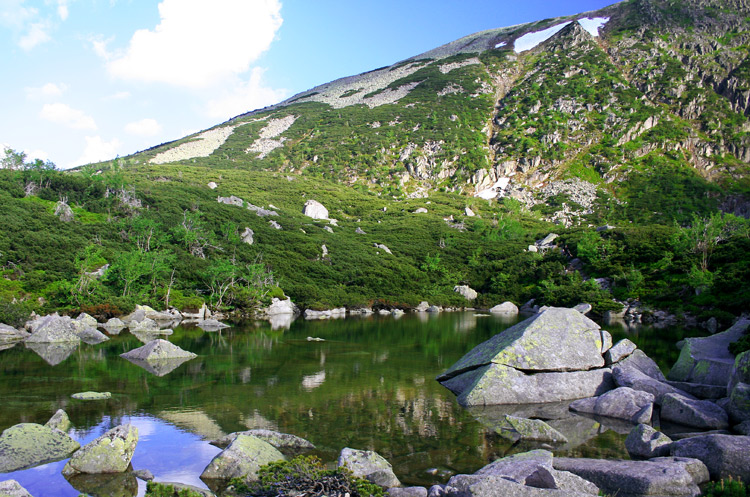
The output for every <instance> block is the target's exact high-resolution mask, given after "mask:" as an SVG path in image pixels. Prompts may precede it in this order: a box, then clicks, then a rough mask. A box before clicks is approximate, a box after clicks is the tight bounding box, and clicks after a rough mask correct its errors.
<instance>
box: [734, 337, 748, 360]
mask: <svg viewBox="0 0 750 497" xmlns="http://www.w3.org/2000/svg"><path fill="white" fill-rule="evenodd" d="M748 350H750V335H745V336H744V337H742V338H740V339H739V340H737V341H736V342H732V343H730V344H729V352H731V353H732V354H733V355H735V356H738V355H740V354H742V353H743V352H746V351H748Z"/></svg>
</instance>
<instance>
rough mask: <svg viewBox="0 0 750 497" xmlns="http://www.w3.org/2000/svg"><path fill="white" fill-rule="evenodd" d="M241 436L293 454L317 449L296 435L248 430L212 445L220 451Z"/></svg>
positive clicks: (216, 441) (224, 437)
mask: <svg viewBox="0 0 750 497" xmlns="http://www.w3.org/2000/svg"><path fill="white" fill-rule="evenodd" d="M240 435H247V436H251V437H256V438H260V439H261V440H264V441H265V442H268V443H269V444H271V445H272V446H273V447H276V448H277V449H279V450H284V449H287V450H290V451H292V452H296V451H302V450H312V449H314V448H315V446H314V445H313V444H311V443H310V442H308V441H307V440H305V439H304V438H300V437H297V436H295V435H288V434H286V433H279V432H278V431H272V430H262V429H258V430H247V431H239V432H236V433H230V434H229V435H226V436H223V437H221V438H219V439H217V440H214V441H212V442H210V443H211V445H214V446H216V447H218V448H220V449H224V448H226V447H228V446H229V444H231V443H232V442H234V440H235V439H236V438H237V437H238V436H240Z"/></svg>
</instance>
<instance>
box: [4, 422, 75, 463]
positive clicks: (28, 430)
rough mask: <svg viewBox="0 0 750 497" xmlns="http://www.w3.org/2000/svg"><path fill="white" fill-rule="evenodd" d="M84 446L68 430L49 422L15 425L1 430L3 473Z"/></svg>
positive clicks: (53, 459) (50, 460)
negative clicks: (68, 433)
mask: <svg viewBox="0 0 750 497" xmlns="http://www.w3.org/2000/svg"><path fill="white" fill-rule="evenodd" d="M80 446H81V445H80V444H79V443H78V442H76V441H75V440H73V439H72V438H70V437H69V436H68V435H67V434H65V433H63V432H62V431H60V430H55V429H53V428H50V427H48V426H42V425H38V424H34V423H21V424H17V425H15V426H11V427H10V428H8V429H7V430H5V431H3V433H2V434H0V473H10V472H11V471H18V470H21V469H26V468H31V467H33V466H38V465H40V464H45V463H48V462H52V461H59V460H61V459H65V458H66V457H68V456H70V454H72V453H73V452H75V451H76V450H78V448H79V447H80Z"/></svg>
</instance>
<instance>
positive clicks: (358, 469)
mask: <svg viewBox="0 0 750 497" xmlns="http://www.w3.org/2000/svg"><path fill="white" fill-rule="evenodd" d="M338 467H339V468H341V467H347V468H349V470H350V471H351V472H352V473H353V474H354V476H359V477H360V478H365V479H367V480H369V481H370V482H372V483H374V484H376V485H380V486H381V487H383V488H390V487H400V486H401V482H400V481H398V478H396V475H395V474H394V473H393V467H392V466H391V463H389V462H388V461H386V460H385V458H383V457H382V456H381V455H380V454H378V453H377V452H374V451H372V450H356V449H350V448H348V447H347V448H345V449H343V450H342V451H341V454H340V455H339V460H338Z"/></svg>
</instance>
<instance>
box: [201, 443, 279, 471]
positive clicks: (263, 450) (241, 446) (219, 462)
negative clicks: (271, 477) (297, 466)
mask: <svg viewBox="0 0 750 497" xmlns="http://www.w3.org/2000/svg"><path fill="white" fill-rule="evenodd" d="M283 459H284V455H283V454H282V453H281V452H279V451H278V450H276V448H274V447H273V446H271V445H270V444H269V443H268V442H265V441H263V440H261V439H260V438H256V437H251V436H247V435H238V436H237V437H236V438H235V439H234V441H233V442H232V443H231V444H229V446H228V447H227V448H226V449H224V450H223V451H222V452H221V453H219V454H217V456H216V457H214V458H213V459H212V460H211V462H210V463H209V464H208V466H206V469H204V470H203V473H202V474H201V478H203V479H207V480H215V479H229V478H243V479H244V480H245V481H247V482H249V481H255V480H257V479H258V470H259V469H260V467H261V466H264V465H266V464H268V463H272V462H275V461H281V460H283Z"/></svg>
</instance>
